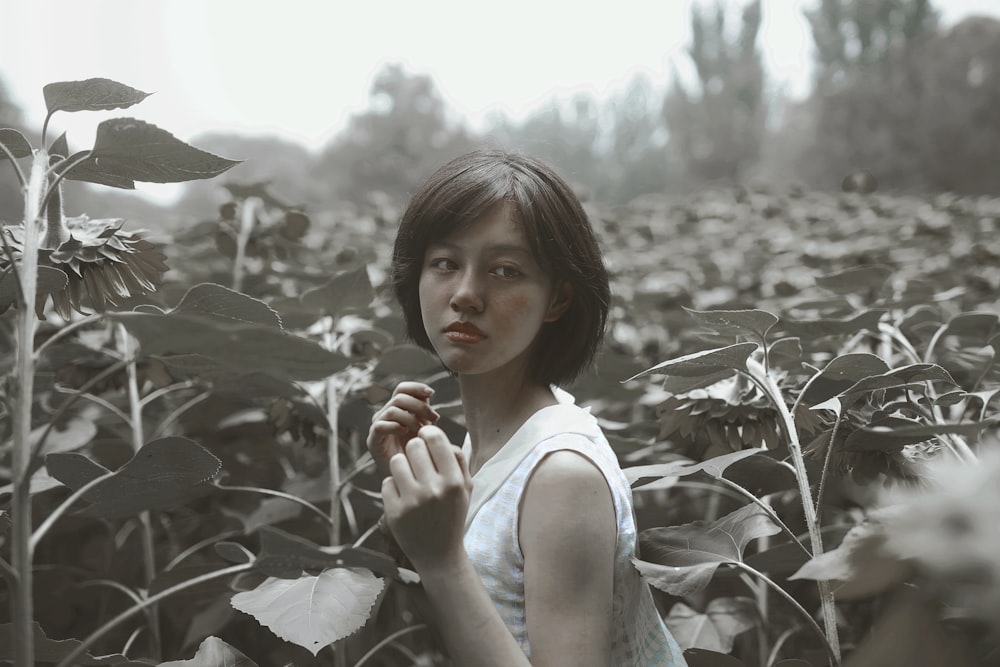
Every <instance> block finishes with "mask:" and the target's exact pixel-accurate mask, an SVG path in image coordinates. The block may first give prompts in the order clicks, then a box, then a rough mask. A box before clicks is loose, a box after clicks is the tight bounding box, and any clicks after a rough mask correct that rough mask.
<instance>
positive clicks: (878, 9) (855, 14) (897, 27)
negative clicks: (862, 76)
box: [803, 0, 938, 94]
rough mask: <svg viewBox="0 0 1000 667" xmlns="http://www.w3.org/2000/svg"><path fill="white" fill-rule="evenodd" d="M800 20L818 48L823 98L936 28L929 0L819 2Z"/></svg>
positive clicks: (817, 66) (816, 73) (818, 79)
mask: <svg viewBox="0 0 1000 667" xmlns="http://www.w3.org/2000/svg"><path fill="white" fill-rule="evenodd" d="M803 14H805V17H806V19H807V20H808V21H809V27H810V29H811V30H812V35H813V42H814V44H815V46H816V51H815V54H816V57H815V63H814V65H815V69H814V71H813V74H814V82H815V88H816V89H817V90H820V91H822V92H823V93H824V94H825V93H827V92H829V90H830V88H831V87H833V86H836V85H837V84H843V83H845V82H846V81H845V80H846V79H848V78H849V77H850V76H851V75H853V74H856V73H857V72H859V71H864V70H867V69H869V68H871V67H873V66H877V65H885V64H886V63H887V62H888V59H889V54H890V53H891V52H892V50H893V49H894V47H896V46H897V45H899V44H900V43H907V42H910V41H912V40H914V39H917V38H919V37H921V36H924V35H927V34H929V33H932V32H933V31H934V30H935V29H936V28H937V25H938V14H937V12H936V11H935V10H934V8H933V7H932V6H931V3H930V0H820V2H819V5H818V6H816V7H814V8H812V9H805V10H803Z"/></svg>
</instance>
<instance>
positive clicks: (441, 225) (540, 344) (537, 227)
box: [392, 149, 611, 385]
mask: <svg viewBox="0 0 1000 667" xmlns="http://www.w3.org/2000/svg"><path fill="white" fill-rule="evenodd" d="M501 205H506V206H507V207H508V210H509V211H510V215H511V216H512V217H513V218H514V220H515V221H517V222H519V223H520V224H521V225H522V226H523V229H524V233H525V236H526V238H527V241H528V245H529V247H530V248H531V252H532V254H533V255H534V258H535V261H537V262H538V264H539V266H540V267H542V269H543V270H544V271H545V272H546V273H547V274H548V275H549V276H550V277H551V278H552V279H553V281H554V282H555V284H557V285H558V284H560V283H562V282H568V283H569V284H570V285H571V286H572V296H571V300H570V304H569V306H568V308H567V309H566V311H565V312H564V313H563V315H562V316H561V317H560V318H559V319H558V320H555V321H553V322H546V323H545V324H543V326H542V329H541V331H540V333H539V337H538V341H537V345H536V347H535V353H534V359H533V363H532V365H531V368H532V379H533V380H534V381H536V382H540V383H542V384H555V385H565V384H568V383H570V382H572V380H574V379H575V378H576V377H577V376H578V375H579V374H580V373H581V372H583V371H584V370H585V369H587V368H588V367H589V366H590V364H591V363H592V362H593V360H594V356H595V354H596V353H597V349H598V347H599V346H600V344H601V339H602V338H603V337H604V328H605V325H606V323H607V318H608V307H609V303H610V296H611V294H610V288H609V286H608V273H607V270H606V269H605V267H604V262H603V260H602V257H601V252H600V249H599V248H598V246H597V241H596V239H595V238H594V231H593V229H592V228H591V225H590V221H589V220H588V218H587V214H586V213H585V212H584V210H583V206H582V205H581V204H580V200H579V199H578V198H577V196H576V195H575V194H574V193H573V191H572V189H571V188H570V187H569V185H567V184H566V182H565V181H564V180H563V179H562V178H560V177H559V176H558V175H557V174H556V173H555V172H554V171H553V170H552V169H551V168H550V167H549V166H548V165H546V164H544V163H542V162H540V161H538V160H536V159H534V158H531V157H527V156H524V155H521V154H517V153H508V152H505V151H501V150H494V149H482V150H477V151H473V152H472V153H467V154H465V155H462V156H460V157H457V158H455V159H454V160H452V161H450V162H448V163H447V164H446V165H444V166H443V167H441V168H440V169H438V170H437V171H436V172H435V173H434V174H433V175H432V176H431V177H430V178H429V179H428V180H427V182H426V183H425V184H424V185H423V186H422V187H421V188H420V189H419V190H418V191H417V193H416V194H415V195H414V196H413V198H412V199H411V200H410V204H409V206H408V207H407V209H406V211H405V212H404V213H403V217H402V219H401V220H400V224H399V230H398V232H397V234H396V242H395V245H394V247H393V254H392V283H393V288H394V290H395V293H396V298H397V299H398V300H399V303H400V305H401V306H402V308H403V316H404V318H405V320H406V329H407V333H408V334H409V336H410V338H411V339H412V340H413V341H414V342H415V343H416V344H417V345H419V346H420V347H423V348H424V349H427V350H430V351H432V352H433V351H434V350H433V347H432V346H431V342H430V338H428V336H427V331H426V330H425V329H424V325H423V319H422V317H421V312H420V293H419V288H420V272H421V270H422V268H423V263H424V255H425V253H426V251H427V247H428V246H429V245H430V244H431V243H434V242H436V241H439V240H441V239H443V238H445V237H446V236H448V235H449V234H450V233H451V232H452V231H454V230H456V229H458V228H459V227H461V226H463V225H466V224H470V223H472V222H475V221H477V220H479V219H481V218H482V217H483V216H485V215H487V214H488V213H490V212H491V211H492V210H494V209H495V208H496V207H497V206H501Z"/></svg>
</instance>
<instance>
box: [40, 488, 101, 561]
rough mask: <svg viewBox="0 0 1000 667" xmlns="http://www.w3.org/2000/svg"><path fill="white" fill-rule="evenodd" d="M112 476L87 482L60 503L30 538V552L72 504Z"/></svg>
mask: <svg viewBox="0 0 1000 667" xmlns="http://www.w3.org/2000/svg"><path fill="white" fill-rule="evenodd" d="M113 474H114V473H113V472H108V473H105V474H103V475H100V476H98V477H95V478H94V479H92V480H90V481H89V482H87V483H86V484H84V485H83V486H81V487H80V488H79V489H77V490H76V491H74V492H73V493H72V494H71V495H70V496H69V498H67V499H66V500H64V501H62V503H60V504H59V507H57V508H56V509H55V510H54V511H53V512H52V513H51V514H49V515H48V516H47V517H45V521H43V522H42V525H40V526H39V527H38V530H36V531H35V534H34V535H32V536H31V542H30V549H31V552H32V553H34V551H35V547H37V546H38V543H39V542H41V541H42V538H43V537H45V534H46V533H48V532H49V529H50V528H52V526H53V524H55V522H56V521H57V520H58V519H59V517H61V516H62V515H63V514H65V513H66V511H67V510H69V508H70V507H71V506H72V505H73V503H75V502H76V501H77V500H79V499H80V498H83V496H84V495H85V494H86V493H87V492H88V491H90V490H91V489H92V488H94V487H95V486H97V485H98V484H99V483H101V482H103V481H104V480H106V479H108V478H109V477H111V475H113Z"/></svg>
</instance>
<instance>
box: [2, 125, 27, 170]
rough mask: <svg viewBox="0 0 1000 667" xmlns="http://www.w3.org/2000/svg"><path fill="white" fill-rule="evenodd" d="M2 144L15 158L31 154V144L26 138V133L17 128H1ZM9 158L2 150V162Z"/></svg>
mask: <svg viewBox="0 0 1000 667" xmlns="http://www.w3.org/2000/svg"><path fill="white" fill-rule="evenodd" d="M0 144H3V146H4V148H6V149H7V150H8V151H10V154H11V155H13V156H14V157H15V158H22V157H28V156H29V155H31V144H29V143H28V140H27V139H25V138H24V135H23V134H21V133H20V132H18V131H17V130H15V129H13V128H10V127H4V128H0ZM6 159H7V154H6V153H4V152H3V151H0V162H3V161H4V160H6Z"/></svg>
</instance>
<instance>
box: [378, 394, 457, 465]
mask: <svg viewBox="0 0 1000 667" xmlns="http://www.w3.org/2000/svg"><path fill="white" fill-rule="evenodd" d="M433 393H434V390H433V389H431V388H430V387H428V386H427V385H426V384H423V383H422V382H400V383H399V384H398V385H396V389H395V390H393V392H392V397H390V398H389V400H388V401H387V402H386V404H385V405H384V406H383V407H382V409H381V410H379V411H378V412H376V413H375V415H374V416H373V417H372V425H371V428H370V429H369V430H368V440H367V445H368V451H370V452H371V453H372V458H374V459H375V466H376V467H377V468H378V471H379V473H380V474H381V475H382V476H385V475H388V474H389V459H390V458H392V456H393V455H394V454H398V453H402V451H403V447H404V445H406V443H407V441H409V440H410V439H412V438H415V437H417V431H419V430H420V428H421V427H422V426H426V425H427V424H435V423H437V420H438V419H439V418H440V415H439V414H438V413H437V412H436V411H435V410H434V409H433V408H431V404H430V398H431V395H432V394H433Z"/></svg>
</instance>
